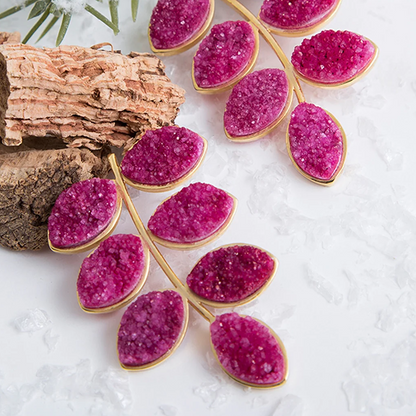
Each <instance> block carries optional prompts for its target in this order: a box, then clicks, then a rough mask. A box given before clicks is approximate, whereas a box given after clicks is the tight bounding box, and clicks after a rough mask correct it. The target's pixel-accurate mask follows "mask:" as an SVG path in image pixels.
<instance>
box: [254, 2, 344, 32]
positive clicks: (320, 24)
mask: <svg viewBox="0 0 416 416" xmlns="http://www.w3.org/2000/svg"><path fill="white" fill-rule="evenodd" d="M341 1H342V0H339V1H338V3H337V5H336V6H335V7H334V8H333V9H332V10H331V11H330V12H329V13H328V14H327V15H326V16H325V17H324V18H323V19H322V20H318V21H317V22H316V23H315V24H313V25H311V26H308V27H305V28H300V29H279V28H277V27H274V26H272V25H270V24H269V23H266V22H265V21H263V20H262V19H261V18H260V12H259V14H258V16H257V19H258V20H259V21H260V22H261V23H262V24H263V25H264V26H265V27H266V28H267V29H268V30H269V31H270V32H271V33H273V34H274V35H278V36H283V37H287V38H296V37H303V36H308V35H310V34H312V33H315V32H317V31H318V30H319V29H321V28H322V27H324V26H325V25H326V24H327V23H328V22H329V21H330V20H331V19H332V18H333V17H334V16H335V14H336V13H337V11H338V9H339V7H340V5H341Z"/></svg>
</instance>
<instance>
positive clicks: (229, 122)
mask: <svg viewBox="0 0 416 416" xmlns="http://www.w3.org/2000/svg"><path fill="white" fill-rule="evenodd" d="M288 96H289V83H288V80H287V77H286V74H285V72H284V71H282V70H280V69H274V68H272V69H262V70H261V71H256V72H253V73H251V74H249V75H247V76H245V77H244V78H243V79H242V80H241V81H240V82H239V83H238V84H237V85H236V86H235V87H234V88H233V90H232V92H231V95H230V97H229V98H228V101H227V104H226V108H225V113H224V127H225V129H226V131H227V133H228V134H229V135H230V136H231V137H242V136H249V135H253V134H256V133H259V132H261V131H262V130H264V129H265V128H267V127H268V126H270V125H271V124H272V123H273V122H274V121H275V120H277V119H278V117H279V116H280V114H281V113H282V111H283V109H284V107H285V104H286V102H287V99H288Z"/></svg>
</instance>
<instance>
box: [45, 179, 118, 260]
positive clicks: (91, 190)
mask: <svg viewBox="0 0 416 416" xmlns="http://www.w3.org/2000/svg"><path fill="white" fill-rule="evenodd" d="M121 205H122V204H121V198H120V197H119V196H118V194H117V188H116V185H115V183H114V182H113V181H111V180H108V179H99V178H93V179H88V180H86V181H81V182H77V183H75V184H74V185H72V186H71V187H70V188H68V189H66V190H65V191H63V192H62V193H61V194H60V195H59V197H58V198H57V200H56V202H55V205H54V207H53V208H52V212H51V215H50V217H49V222H48V240H49V246H50V248H51V250H53V251H56V252H59V253H77V252H81V251H86V250H90V249H92V248H94V247H96V246H98V244H99V243H100V241H102V240H103V239H104V238H106V237H108V236H109V235H110V234H111V233H112V231H113V230H114V228H115V226H116V225H117V221H118V219H119V217H120V213H121Z"/></svg>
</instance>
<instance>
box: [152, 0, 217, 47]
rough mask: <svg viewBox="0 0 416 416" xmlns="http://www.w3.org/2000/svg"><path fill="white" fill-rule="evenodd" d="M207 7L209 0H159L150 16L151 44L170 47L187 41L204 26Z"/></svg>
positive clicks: (208, 6) (207, 11)
mask: <svg viewBox="0 0 416 416" xmlns="http://www.w3.org/2000/svg"><path fill="white" fill-rule="evenodd" d="M209 9H210V1H209V0H159V1H158V2H157V4H156V6H155V8H154V9H153V12H152V16H151V18H150V26H149V36H150V40H151V41H152V44H153V46H154V47H155V48H156V49H172V48H177V47H179V46H181V45H182V44H184V43H186V42H188V41H189V40H191V39H192V38H193V37H194V35H195V34H197V33H198V32H199V31H200V30H201V29H202V27H203V26H204V23H205V22H206V20H207V18H208V14H209Z"/></svg>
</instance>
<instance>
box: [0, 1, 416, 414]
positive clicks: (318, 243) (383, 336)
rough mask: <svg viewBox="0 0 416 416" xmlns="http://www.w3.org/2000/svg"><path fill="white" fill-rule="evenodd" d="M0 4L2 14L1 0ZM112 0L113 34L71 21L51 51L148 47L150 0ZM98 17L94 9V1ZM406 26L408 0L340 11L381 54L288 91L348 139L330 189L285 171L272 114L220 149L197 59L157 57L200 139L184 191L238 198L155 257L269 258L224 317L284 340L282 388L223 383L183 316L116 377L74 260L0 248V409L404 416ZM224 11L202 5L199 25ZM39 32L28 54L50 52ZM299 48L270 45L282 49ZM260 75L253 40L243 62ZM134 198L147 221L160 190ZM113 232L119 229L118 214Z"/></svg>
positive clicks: (181, 260)
mask: <svg viewBox="0 0 416 416" xmlns="http://www.w3.org/2000/svg"><path fill="white" fill-rule="evenodd" d="M0 3H1V5H0V10H3V9H5V8H6V7H8V6H10V2H9V1H5V0H2V1H1V2H0ZM120 3H121V4H120V18H121V28H122V30H121V33H120V34H119V35H118V36H117V37H114V36H113V34H112V32H111V31H110V30H108V29H107V28H106V27H104V26H103V25H102V24H100V23H99V22H97V21H95V20H94V19H93V18H92V16H90V15H87V14H85V13H84V14H82V15H80V16H78V17H77V18H74V19H73V22H72V23H71V27H70V30H69V32H68V34H67V37H66V39H65V43H68V44H79V45H83V46H90V45H92V44H95V43H99V42H103V41H109V42H111V43H113V45H114V47H115V48H116V49H121V50H122V52H123V53H128V52H130V51H131V50H134V51H139V52H141V51H149V46H148V43H147V23H148V20H149V17H150V13H151V10H152V7H153V5H154V3H155V1H154V0H149V1H148V0H141V3H140V9H139V19H138V22H136V23H135V24H134V23H133V22H132V21H131V18H130V12H129V10H130V2H129V1H128V0H121V1H120ZM244 4H246V5H247V6H248V7H249V8H250V9H251V10H252V11H254V12H255V13H257V11H258V9H259V7H260V1H254V0H251V1H248V0H246V1H244ZM97 7H100V5H99V4H98V5H97ZM100 10H103V12H105V13H106V14H108V12H107V10H106V9H105V8H104V5H101V8H100ZM26 16H27V12H21V13H19V14H17V15H15V16H13V17H10V18H8V19H6V20H3V21H1V22H0V30H6V31H7V30H8V31H13V30H16V29H17V28H19V29H20V30H21V31H22V32H25V31H26V30H27V29H28V28H29V27H30V25H31V24H32V22H29V23H28V22H27V21H26ZM415 17H416V3H415V2H414V1H412V0H396V1H395V2H392V1H389V0H345V1H344V2H343V4H342V5H341V7H340V9H339V12H338V14H337V15H336V17H335V18H334V19H333V20H332V21H331V22H330V23H329V24H328V25H327V28H331V29H343V30H351V31H355V32H357V33H359V34H361V35H364V36H366V37H369V38H370V39H372V40H373V41H374V42H375V43H376V44H377V45H378V46H379V47H380V57H379V60H378V62H377V63H376V65H375V67H374V69H373V70H372V71H371V72H370V73H369V75H368V76H367V77H366V78H365V79H363V80H361V81H360V82H359V83H357V84H355V85H354V86H352V87H349V88H348V89H344V90H335V91H328V90H317V89H314V88H312V87H306V86H305V87H304V92H305V95H306V99H307V100H308V101H309V102H313V103H314V104H317V105H320V106H321V107H323V108H324V109H326V110H328V111H330V112H331V113H332V114H334V115H335V116H336V117H337V118H338V120H339V121H340V122H341V124H342V126H343V127H344V129H345V131H346V133H347V137H348V146H349V148H348V155H347V160H346V166H345V170H344V172H343V174H342V175H341V177H340V178H339V179H338V181H337V183H336V184H335V185H334V186H333V187H331V188H324V187H319V186H317V185H314V184H312V183H311V182H308V181H307V180H305V179H304V178H303V177H301V176H300V175H299V174H298V172H297V171H296V169H295V168H294V167H293V166H292V165H291V163H290V160H289V157H288V155H287V153H286V149H285V137H284V131H285V128H286V123H287V120H286V121H285V122H284V123H283V125H282V126H281V127H280V128H279V129H277V131H275V132H274V133H273V134H271V135H269V136H267V137H266V138H264V139H262V140H260V141H257V142H254V143H249V144H233V143H230V142H228V141H227V139H226V138H225V135H224V133H223V130H222V113H223V109H224V106H225V101H226V98H227V95H228V94H222V95H219V96H212V97H208V96H202V95H198V94H197V93H195V92H194V91H193V88H192V84H191V78H190V68H191V60H192V55H193V54H194V52H195V48H194V49H193V50H191V51H189V52H186V53H184V54H182V55H180V56H177V57H171V58H166V59H164V62H165V64H166V70H167V73H168V75H169V76H170V77H171V78H172V80H173V81H174V82H176V83H178V84H179V85H180V86H181V87H184V88H185V89H186V90H187V96H186V97H187V101H186V103H185V104H184V105H183V106H182V109H181V112H180V115H179V117H178V118H177V123H178V124H179V125H180V126H185V127H188V128H191V129H193V130H195V131H196V132H197V133H199V134H201V135H203V136H204V137H206V138H207V139H208V141H209V151H208V155H207V158H206V160H205V162H204V164H203V166H202V168H201V169H200V171H199V172H198V173H197V174H196V175H195V176H194V177H193V178H192V181H205V182H210V183H212V184H213V185H216V186H218V187H221V188H223V189H225V190H227V191H229V192H230V193H232V194H234V195H235V196H236V197H237V198H238V199H239V202H240V204H239V208H238V211H237V214H236V217H235V219H234V222H233V223H232V225H231V227H230V229H229V230H228V231H227V232H226V233H225V234H224V235H223V236H222V237H221V238H220V240H218V241H216V242H215V243H213V244H211V245H210V246H209V247H206V248H204V249H201V250H198V251H197V252H183V253H182V252H169V251H168V250H164V253H165V254H166V257H167V259H168V260H169V261H170V262H171V265H172V267H173V268H174V269H175V270H176V271H177V273H178V275H179V276H180V278H182V279H184V278H185V277H186V274H187V272H189V271H190V269H191V268H192V266H193V265H194V263H195V262H196V261H197V259H198V258H199V257H201V256H202V255H203V254H205V252H207V251H208V250H210V249H213V248H215V247H217V246H219V245H222V244H227V243H235V242H246V243H252V244H255V245H258V246H261V247H263V248H265V249H267V250H269V251H271V252H272V253H274V254H275V255H276V256H277V258H278V259H279V261H280V268H279V270H278V273H277V276H276V278H275V280H274V281H273V283H272V284H271V286H270V288H269V289H268V290H267V291H266V292H265V293H264V294H263V295H262V296H261V297H260V298H259V299H258V300H257V301H255V303H254V304H250V305H248V306H246V307H242V308H240V309H239V311H240V312H242V313H246V314H254V315H255V316H257V317H259V318H261V319H263V320H264V321H265V322H267V323H268V324H269V325H270V326H272V327H273V328H274V329H275V330H276V332H277V333H278V334H279V335H280V336H281V338H282V339H283V341H284V343H285V345H286V348H287V351H288V357H289V365H290V375H289V380H288V382H287V384H286V385H285V386H283V387H282V388H280V389H273V390H268V391H259V390H254V389H246V388H243V387H241V386H239V385H237V384H235V383H234V382H233V381H231V380H230V379H228V378H227V377H226V376H224V375H223V374H222V372H221V370H220V369H219V366H218V365H217V364H216V363H212V361H211V355H210V348H209V339H208V325H207V324H206V323H205V322H204V321H203V320H202V318H200V317H199V316H197V315H196V314H195V313H193V312H192V314H191V321H190V327H189V331H188V333H187V336H186V338H185V340H184V342H183V344H182V346H181V347H180V348H179V349H178V350H177V351H176V353H175V354H174V355H173V356H172V357H171V358H170V359H169V360H168V361H166V362H165V363H164V364H162V365H161V366H159V367H156V368H155V369H153V370H150V371H146V372H141V373H125V372H123V371H122V370H121V369H119V367H118V361H117V354H116V333H117V327H118V323H119V321H120V318H121V315H122V313H123V311H118V312H115V313H113V314H110V315H104V316H91V315H87V314H85V313H83V312H82V311H81V310H80V309H79V307H78V304H77V300H76V293H75V282H76V278H77V273H78V268H79V266H80V264H81V262H82V260H83V258H84V256H83V255H73V256H59V255H57V254H53V253H51V252H50V251H49V250H48V249H46V248H45V249H44V250H42V251H40V252H36V253H29V252H26V253H14V252H11V251H9V250H6V249H0V264H1V272H0V274H1V276H0V279H1V290H0V415H15V414H21V415H31V416H33V415H43V416H48V415H54V416H55V415H60V416H66V415H80V416H82V415H89V414H92V415H146V416H147V415H166V416H182V415H214V414H215V415H218V416H222V415H224V416H225V415H227V416H228V415H239V416H246V415H258V416H301V415H303V416H317V415H319V416H334V415H336V416H343V415H349V414H351V415H354V414H359V412H361V413H362V414H365V415H375V416H384V415H385V416H390V415H391V416H398V415H400V416H411V415H415V414H416V327H415V326H416V185H415V177H416V163H415V157H416V135H415V128H414V120H415V118H416V55H415V48H414V40H415V34H414V20H415ZM237 18H238V16H237V15H236V14H235V13H234V12H233V11H231V10H230V9H229V8H227V6H225V5H223V4H222V3H220V2H218V4H217V10H216V14H215V23H219V22H222V21H225V20H229V19H237ZM56 30H57V29H56ZM55 36H56V32H55V33H51V34H50V35H48V36H47V37H45V38H44V40H43V43H42V45H39V46H48V47H51V46H53V45H54V39H55ZM300 41H301V40H300V39H283V38H280V44H281V46H282V47H283V49H284V50H285V52H286V53H287V55H290V54H291V51H292V50H293V47H294V46H295V45H297V44H299V43H300ZM276 65H277V66H278V67H280V65H279V63H278V61H277V59H276V58H275V57H274V56H273V55H272V53H271V51H270V49H269V48H268V46H267V45H266V44H264V42H262V44H261V53H260V57H259V60H258V64H257V67H256V68H257V69H260V68H264V67H270V66H276ZM133 196H134V201H135V203H136V206H137V207H138V209H139V212H140V213H141V215H142V217H143V219H144V220H147V219H148V218H149V216H150V215H151V213H152V212H153V210H154V209H155V208H156V206H157V204H158V203H159V202H160V201H162V200H163V199H165V198H166V197H167V194H158V195H154V194H153V195H147V194H139V193H138V192H133ZM117 232H133V226H132V223H131V221H130V219H129V218H128V216H127V213H126V212H125V213H124V214H123V216H122V221H121V222H120V224H119V226H118V227H117ZM162 287H169V284H168V283H167V281H166V279H165V278H164V276H163V274H162V272H161V271H160V269H159V268H158V267H157V266H156V264H154V262H153V263H152V271H151V274H150V276H149V279H148V283H147V284H146V286H145V291H149V290H155V289H158V288H162ZM36 308H38V309H41V310H43V311H45V312H46V313H47V314H48V316H49V318H50V321H51V322H50V323H48V324H47V325H46V326H44V327H43V328H42V329H40V330H38V331H35V332H33V333H32V334H28V333H23V332H20V331H18V330H17V329H16V328H15V320H16V318H19V317H20V316H22V315H25V314H27V311H28V310H33V309H36ZM55 337H56V338H55ZM48 340H49V341H48ZM48 343H49V346H50V347H51V348H52V347H53V348H52V350H51V351H49V348H48ZM207 357H208V358H207ZM85 360H87V361H85ZM45 366H49V367H45Z"/></svg>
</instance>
